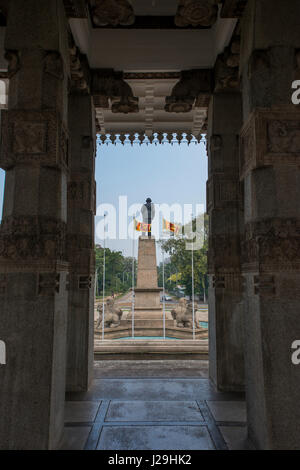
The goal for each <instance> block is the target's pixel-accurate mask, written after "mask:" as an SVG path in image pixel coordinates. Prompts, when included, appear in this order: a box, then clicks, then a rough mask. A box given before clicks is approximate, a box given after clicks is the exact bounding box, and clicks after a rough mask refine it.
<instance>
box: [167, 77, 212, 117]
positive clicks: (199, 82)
mask: <svg viewBox="0 0 300 470" xmlns="http://www.w3.org/2000/svg"><path fill="white" fill-rule="evenodd" d="M212 90H213V75H212V70H210V69H199V70H185V71H183V72H181V78H180V80H179V82H178V83H176V85H175V86H174V88H173V90H172V93H171V96H167V97H166V105H165V111H166V112H169V113H188V112H190V111H191V110H192V108H193V105H195V106H196V107H203V108H204V107H207V106H208V102H209V98H210V95H211V93H212Z"/></svg>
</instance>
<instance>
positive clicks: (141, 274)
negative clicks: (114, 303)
mask: <svg viewBox="0 0 300 470" xmlns="http://www.w3.org/2000/svg"><path fill="white" fill-rule="evenodd" d="M161 291H162V289H161V288H160V287H158V284H157V266H156V246H155V238H154V237H146V236H141V237H140V238H139V248H138V270H137V284H136V288H135V291H134V292H135V307H134V318H135V325H136V326H142V327H144V326H145V327H147V325H148V326H150V323H149V322H152V321H155V326H156V327H160V326H161V328H162V327H163V311H162V308H161V306H160V293H161ZM169 321H170V320H169ZM172 323H173V322H172Z"/></svg>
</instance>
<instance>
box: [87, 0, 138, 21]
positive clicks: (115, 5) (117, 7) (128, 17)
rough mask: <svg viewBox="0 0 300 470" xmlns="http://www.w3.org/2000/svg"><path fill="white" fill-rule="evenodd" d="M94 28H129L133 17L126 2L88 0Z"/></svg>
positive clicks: (131, 10)
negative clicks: (119, 26)
mask: <svg viewBox="0 0 300 470" xmlns="http://www.w3.org/2000/svg"><path fill="white" fill-rule="evenodd" d="M89 2H90V5H91V12H92V19H93V22H94V24H95V25H96V26H118V25H121V26H130V25H132V24H133V23H134V20H135V15H134V11H133V8H132V5H131V4H130V2H129V1H128V0H89Z"/></svg>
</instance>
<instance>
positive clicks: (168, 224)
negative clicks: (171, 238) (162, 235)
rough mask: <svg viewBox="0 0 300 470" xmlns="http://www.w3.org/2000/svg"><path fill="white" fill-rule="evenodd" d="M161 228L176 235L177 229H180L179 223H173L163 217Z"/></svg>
mask: <svg viewBox="0 0 300 470" xmlns="http://www.w3.org/2000/svg"><path fill="white" fill-rule="evenodd" d="M163 230H166V231H168V232H173V233H175V234H176V235H178V234H179V230H180V225H178V224H173V223H172V222H169V221H168V220H166V219H164V218H163Z"/></svg>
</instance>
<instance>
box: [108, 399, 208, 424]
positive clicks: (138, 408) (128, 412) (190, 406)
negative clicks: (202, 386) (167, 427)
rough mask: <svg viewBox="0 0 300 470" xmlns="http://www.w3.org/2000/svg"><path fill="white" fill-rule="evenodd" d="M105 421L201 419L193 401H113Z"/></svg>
mask: <svg viewBox="0 0 300 470" xmlns="http://www.w3.org/2000/svg"><path fill="white" fill-rule="evenodd" d="M105 421H203V416H202V415H201V412H200V410H199V407H198V405H197V403H196V402H195V401H171V402H167V401H113V402H111V404H110V406H109V409H108V413H107V415H106V419H105Z"/></svg>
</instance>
